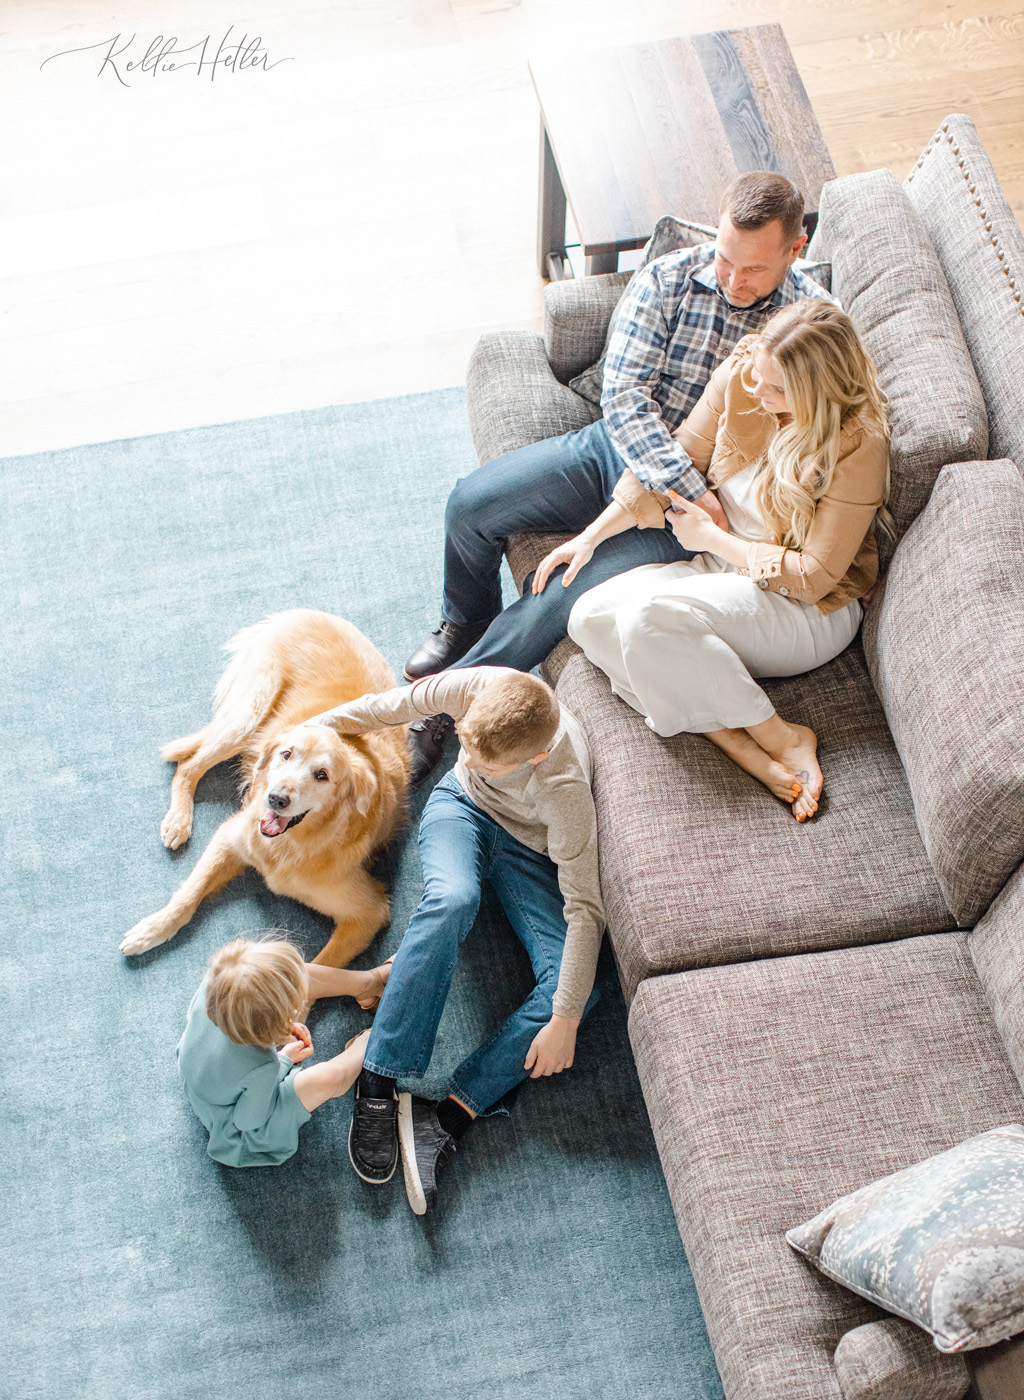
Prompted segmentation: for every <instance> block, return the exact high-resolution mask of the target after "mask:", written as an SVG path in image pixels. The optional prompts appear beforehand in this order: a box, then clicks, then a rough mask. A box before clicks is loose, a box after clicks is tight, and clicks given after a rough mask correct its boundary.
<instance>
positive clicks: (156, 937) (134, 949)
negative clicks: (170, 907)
mask: <svg viewBox="0 0 1024 1400" xmlns="http://www.w3.org/2000/svg"><path fill="white" fill-rule="evenodd" d="M173 932H174V930H173V929H168V927H167V923H166V921H165V920H164V919H163V918H161V916H160V915H159V914H151V915H150V916H149V918H148V919H141V920H140V921H139V922H138V923H137V924H136V925H135V927H134V928H130V929H129V930H128V932H127V933H126V934H125V936H124V937H123V938H122V939H121V952H122V953H124V954H125V955H126V956H128V957H131V956H132V955H133V954H134V953H145V952H147V951H148V950H149V949H150V948H155V947H156V946H157V944H158V943H166V942H167V940H168V938H170V936H171V934H172V933H173Z"/></svg>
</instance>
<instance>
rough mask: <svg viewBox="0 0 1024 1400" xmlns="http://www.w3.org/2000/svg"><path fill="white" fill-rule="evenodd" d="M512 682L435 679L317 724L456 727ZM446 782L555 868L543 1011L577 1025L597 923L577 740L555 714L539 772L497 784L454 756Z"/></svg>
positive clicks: (585, 760) (579, 734)
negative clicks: (557, 899)
mask: <svg viewBox="0 0 1024 1400" xmlns="http://www.w3.org/2000/svg"><path fill="white" fill-rule="evenodd" d="M515 674H517V673H516V672H515V671H511V670H509V669H508V668H507V667H505V666H471V667H467V668H466V669H465V670H461V671H442V672H441V673H440V674H439V675H436V676H426V677H424V679H423V680H421V681H416V682H415V683H414V684H413V685H403V686H397V687H396V688H395V689H394V690H388V691H384V692H383V693H382V694H380V695H363V696H361V697H360V699H358V700H351V701H349V703H348V704H347V705H339V706H338V708H337V709H335V710H328V711H327V712H326V713H325V714H322V715H318V716H317V720H318V722H319V723H321V724H328V725H330V726H331V727H332V728H334V729H337V730H338V732H339V733H341V734H366V733H368V732H369V731H370V730H373V729H382V728H384V727H385V726H387V725H393V724H408V723H410V722H412V721H415V720H418V719H423V718H424V717H425V716H427V715H436V714H448V715H451V716H452V718H453V719H455V720H456V721H457V720H460V719H462V717H463V716H464V715H465V713H466V711H467V710H468V709H469V707H470V705H471V703H472V701H473V699H474V697H475V696H476V695H478V694H479V693H480V691H481V690H483V689H484V687H485V686H488V685H490V684H491V683H492V682H493V681H496V680H498V679H500V678H501V677H502V676H509V675H515ZM455 775H456V777H457V778H458V780H459V782H460V783H461V784H462V787H463V788H464V790H465V792H466V794H467V795H468V797H469V798H470V800H471V801H472V802H473V803H475V804H476V806H477V807H479V808H480V809H481V811H483V812H486V813H487V815H488V816H489V817H492V818H493V819H494V820H495V821H496V822H497V823H498V824H499V825H500V826H502V827H504V828H505V830H506V831H507V832H508V833H509V834H510V835H511V836H514V837H515V839H516V840H517V841H521V842H522V843H523V845H524V846H528V847H529V848H530V850H531V851H539V852H541V853H542V854H543V855H547V856H549V857H550V859H551V860H553V861H554V863H555V865H556V866H557V867H558V886H559V889H560V890H561V892H562V899H563V900H564V901H565V921H566V925H567V933H566V938H565V951H564V952H563V954H562V966H561V970H560V972H559V975H558V989H557V991H556V992H555V996H554V1003H553V1004H554V1010H555V1013H556V1015H559V1016H571V1017H579V1016H582V1014H583V1008H584V1006H585V1005H586V1001H587V998H588V997H589V996H590V993H591V990H592V988H593V985H594V974H595V971H596V968H597V954H598V950H599V948H600V946H601V935H602V933H603V932H604V924H605V918H604V905H603V904H602V902H601V885H600V880H599V876H598V864H597V816H596V813H595V811H594V798H593V794H592V793H591V791H590V776H591V762H590V748H589V745H588V744H587V736H586V735H585V734H584V732H583V730H582V728H581V726H580V724H579V722H578V720H577V719H576V718H575V716H574V715H572V714H570V713H569V711H568V710H567V709H565V707H564V706H562V710H561V717H560V721H559V725H558V729H557V731H556V733H555V737H554V739H553V741H552V743H551V749H550V752H549V754H548V756H547V758H545V759H544V760H543V761H542V762H541V763H538V764H536V765H535V766H531V765H530V764H528V763H524V764H523V765H522V767H520V768H517V769H516V770H515V772H513V773H509V774H508V775H507V776H505V777H501V778H492V777H487V776H486V775H484V774H482V773H478V772H475V771H472V770H471V769H469V768H467V767H466V764H465V760H464V757H463V755H462V753H461V752H460V754H459V759H458V762H457V763H456V765H455Z"/></svg>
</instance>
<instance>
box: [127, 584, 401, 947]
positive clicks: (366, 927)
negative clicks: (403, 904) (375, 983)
mask: <svg viewBox="0 0 1024 1400" xmlns="http://www.w3.org/2000/svg"><path fill="white" fill-rule="evenodd" d="M225 650H227V651H228V652H230V653H231V654H232V659H231V661H230V662H229V663H228V667H227V670H226V671H225V672H224V675H223V677H222V678H221V681H220V684H219V685H218V686H217V690H216V692H215V696H214V714H213V720H212V721H211V723H210V724H208V725H207V726H206V728H205V729H202V730H200V731H199V733H197V734H190V735H188V737H187V738H184V739H177V740H175V741H174V742H173V743H170V744H165V745H164V747H163V749H161V754H162V755H163V757H164V758H165V759H167V761H168V762H170V763H176V764H177V769H176V770H175V774H174V778H173V781H172V783H171V805H170V810H169V811H168V813H167V815H166V817H164V820H163V823H162V825H161V827H160V835H161V837H162V838H163V843H164V845H165V846H168V847H169V848H170V849H171V850H172V851H173V850H176V849H177V848H178V847H179V846H180V845H181V844H182V843H183V842H185V841H187V840H188V838H189V835H190V834H191V831H192V806H193V798H194V796H195V790H196V784H197V783H198V782H199V779H200V778H201V777H202V776H203V774H204V773H205V772H207V771H208V769H210V768H212V767H213V766H214V765H215V764H217V763H223V762H224V761H225V760H226V759H229V758H234V757H235V756H236V755H239V754H241V755H242V758H243V762H244V765H245V766H244V778H245V788H246V789H247V795H246V798H245V805H244V806H243V807H242V810H241V811H240V812H236V813H235V815H234V816H232V817H228V819H227V821H225V822H223V823H222V824H221V826H220V827H219V828H218V830H217V831H216V832H215V834H214V836H213V839H212V840H211V841H210V844H209V846H208V847H207V848H206V850H205V851H204V853H203V855H202V857H201V858H200V860H199V862H198V863H197V865H196V867H195V869H194V870H193V871H192V874H191V875H190V876H189V877H188V879H187V880H186V881H185V883H184V884H183V885H182V886H181V888H180V889H179V890H178V892H177V894H176V895H175V896H174V897H173V899H172V900H171V901H170V903H169V904H168V905H167V906H166V908H164V909H161V910H160V912H159V913H158V914H152V915H150V917H149V918H148V919H143V920H142V921H141V923H138V924H136V925H135V927H134V928H133V929H131V930H130V931H129V932H128V933H127V934H125V937H124V939H123V941H122V943H121V952H122V953H144V952H145V951H146V949H147V948H154V947H156V945H157V944H158V943H164V942H166V941H167V939H168V938H172V937H173V936H174V934H176V933H177V932H178V930H179V929H180V928H182V927H183V926H184V925H185V924H187V923H188V921H189V919H191V918H192V915H193V914H194V913H195V912H196V909H197V908H198V907H199V905H200V903H201V901H202V900H204V899H205V898H206V896H207V895H209V894H212V893H213V891H214V890H216V889H219V888H220V887H221V886H222V885H224V884H226V883H227V881H228V880H232V879H234V877H235V876H236V875H240V874H241V873H242V871H243V870H244V869H245V868H246V866H249V865H251V866H254V867H255V869H257V870H258V871H259V872H260V874H261V875H262V876H263V878H264V880H266V882H267V884H268V885H269V887H270V888H271V889H272V890H273V891H274V893H275V894H283V895H288V896H289V897H290V898H291V899H297V900H299V901H300V903H302V904H308V905H309V906H310V908H312V909H317V910H319V912H320V913H321V914H326V915H327V916H328V917H329V918H331V919H333V920H334V932H333V933H332V934H331V937H330V939H329V940H328V942H327V944H326V946H325V947H324V948H323V949H322V950H321V952H320V953H319V955H318V956H317V958H316V959H315V961H316V962H318V963H326V964H327V965H328V966H330V967H343V966H344V965H345V964H346V963H348V962H349V961H350V960H351V959H352V958H354V957H355V956H356V954H357V953H361V952H362V951H363V949H364V948H365V947H366V946H367V945H368V944H369V942H370V940H371V939H372V938H373V935H374V934H375V933H376V932H377V931H378V930H379V929H381V928H383V927H384V925H385V924H386V923H387V921H388V898H387V894H386V893H385V891H384V887H383V886H382V885H381V884H380V883H379V882H378V881H377V880H374V879H371V877H370V876H369V875H368V874H367V872H366V869H365V863H366V861H367V860H368V859H369V857H370V856H371V855H372V853H373V852H374V851H375V850H377V849H379V848H380V847H381V846H384V845H386V843H387V842H388V840H389V839H390V837H391V836H392V834H393V833H394V831H395V829H396V827H397V826H398V825H399V823H400V822H401V820H402V818H403V816H404V814H405V809H406V799H407V796H408V790H409V757H408V751H407V748H406V729H405V726H400V727H396V728H393V729H382V730H380V731H379V732H377V733H375V734H367V735H364V736H362V737H359V738H343V737H342V736H341V735H340V734H337V733H336V732H335V731H334V730H333V729H328V728H326V727H325V726H323V725H304V724H303V721H304V720H308V719H310V718H311V717H312V716H313V715H317V714H320V713H321V712H322V711H324V710H330V709H333V708H334V706H336V705H342V704H344V703H345V702H346V701H348V700H355V699H357V698H358V697H359V696H360V695H366V694H367V693H369V692H375V691H381V690H389V689H390V688H391V687H392V686H393V685H394V683H395V682H394V677H393V676H392V674H391V671H390V669H389V667H388V664H387V662H386V661H385V660H384V658H383V656H381V654H380V652H379V651H378V650H377V648H376V647H375V646H373V644H372V643H371V642H369V641H367V639H366V638H365V637H364V636H363V635H362V633H361V632H359V631H358V630H357V629H356V628H355V627H353V626H352V624H351V623H349V622H345V621H343V620H342V619H341V618H340V617H330V616H329V615H328V614H327V613H321V612H312V611H306V610H299V609H296V610H295V611H292V612H283V613H277V614H275V615H274V616H273V617H268V618H267V619H266V621H265V622H259V623H257V624H256V625H255V626H254V627H247V628H245V629H244V630H243V631H241V632H239V633H238V635H237V636H236V637H233V638H232V640H231V641H230V642H228V644H227V647H226V648H225Z"/></svg>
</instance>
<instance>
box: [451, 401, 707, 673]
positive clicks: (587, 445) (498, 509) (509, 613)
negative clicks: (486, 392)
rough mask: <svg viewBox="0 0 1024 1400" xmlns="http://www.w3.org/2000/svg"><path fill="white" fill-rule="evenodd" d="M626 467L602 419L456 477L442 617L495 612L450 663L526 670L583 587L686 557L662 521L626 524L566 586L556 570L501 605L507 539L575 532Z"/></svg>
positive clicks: (476, 617) (462, 621)
mask: <svg viewBox="0 0 1024 1400" xmlns="http://www.w3.org/2000/svg"><path fill="white" fill-rule="evenodd" d="M624 469H625V464H624V462H623V460H622V458H621V457H620V456H619V454H618V452H617V451H616V450H615V448H614V446H613V445H612V440H611V438H610V437H609V435H608V428H607V426H606V424H605V421H604V419H603V418H599V419H598V420H597V422H596V423H591V424H590V425H589V426H588V427H586V428H579V429H578V430H577V431H575V432H572V433H565V434H564V435H563V436H562V437H556V438H548V439H546V440H545V441H544V442H535V443H531V444H530V445H529V446H528V447H521V448H520V449H519V450H518V451H517V452H509V453H506V455H505V456H504V457H498V458H496V459H495V460H494V461H493V462H488V463H486V464H485V465H484V466H482V467H478V468H477V470H476V471H475V472H471V473H470V474H469V476H466V477H463V478H462V480H461V481H457V482H456V483H455V487H454V489H453V490H452V493H451V495H450V496H449V497H448V505H447V508H446V510H445V525H444V529H445V552H444V600H443V603H442V605H441V614H442V616H443V617H444V618H445V619H446V620H447V621H448V622H453V623H455V624H456V625H460V626H461V625H466V624H471V623H478V622H486V621H487V620H488V619H490V618H493V619H494V621H493V622H492V623H491V626H490V627H489V628H488V629H487V631H486V632H485V633H484V635H483V637H482V638H481V639H480V641H478V642H477V643H476V645H475V646H474V647H473V648H472V649H471V650H470V651H469V652H468V653H467V654H466V656H464V657H463V658H462V660H461V661H459V662H458V663H457V665H458V666H459V667H460V668H461V667H464V666H513V667H515V668H516V669H517V670H520V671H531V670H532V669H533V668H534V666H538V665H539V664H540V663H541V662H542V661H543V660H544V658H545V656H547V654H548V652H549V651H551V649H552V648H553V647H555V646H557V645H558V643H559V642H560V641H561V639H562V638H563V637H564V636H565V634H566V628H567V626H568V622H569V613H570V612H571V611H572V605H573V603H575V601H576V599H577V598H578V597H579V596H580V594H581V593H584V592H585V591H586V590H587V589H588V588H594V587H596V585H597V584H599V583H604V582H605V581H606V580H607V579H610V578H614V577H615V575H616V574H621V573H625V571H626V570H627V569H635V568H637V567H638V566H639V565H640V564H671V563H674V562H675V561H676V560H677V559H692V558H693V555H692V553H690V552H689V551H688V550H685V549H683V547H682V545H680V544H679V543H678V542H677V540H676V537H675V535H673V533H672V531H671V530H670V529H668V527H666V528H665V529H664V530H626V531H625V532H624V533H622V534H620V535H614V536H613V537H612V538H611V539H609V540H605V541H604V543H603V544H601V545H599V546H598V548H597V549H596V550H595V551H594V557H593V558H592V559H591V560H590V562H589V564H586V565H585V566H584V567H583V568H582V569H581V570H580V572H579V574H578V575H577V577H576V578H575V579H574V581H573V582H572V583H571V584H570V585H569V587H568V588H563V587H562V583H561V575H562V572H563V571H562V570H559V572H558V573H556V574H555V575H554V577H553V578H551V579H550V580H549V581H548V585H547V587H546V588H545V590H544V592H543V593H540V594H538V595H537V596H536V597H534V596H533V594H532V593H531V592H530V579H528V580H527V581H526V584H525V591H524V593H523V596H522V597H521V598H520V599H519V600H518V601H517V602H515V603H513V604H512V606H511V607H508V608H506V609H505V611H504V612H502V611H501V586H500V584H499V581H498V571H499V569H500V567H501V558H502V554H503V552H504V549H505V543H506V541H507V540H508V537H509V536H510V535H516V534H530V533H534V534H548V533H552V532H556V531H557V532H565V533H567V534H573V535H575V534H578V533H579V532H580V530H582V529H584V528H585V527H586V526H587V525H589V524H591V522H592V521H594V520H596V519H597V517H598V516H599V515H600V514H601V512H602V511H603V510H604V508H605V506H606V505H608V503H609V502H610V501H611V499H612V491H613V490H614V488H615V483H616V482H617V481H618V479H619V477H620V476H621V475H622V473H623V471H624ZM530 578H531V579H532V575H531V576H530Z"/></svg>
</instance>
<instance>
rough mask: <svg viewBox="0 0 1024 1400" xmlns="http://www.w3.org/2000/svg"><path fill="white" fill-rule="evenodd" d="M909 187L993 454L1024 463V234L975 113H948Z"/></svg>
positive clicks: (908, 184)
mask: <svg viewBox="0 0 1024 1400" xmlns="http://www.w3.org/2000/svg"><path fill="white" fill-rule="evenodd" d="M906 190H907V195H908V197H909V199H910V202H911V204H912V205H913V206H914V208H915V209H916V210H917V212H918V214H919V215H920V218H921V221H922V223H923V224H924V226H925V228H926V229H927V230H928V233H929V235H930V236H931V240H932V243H933V244H934V246H935V250H936V252H937V253H938V256H939V260H940V261H941V263H942V266H943V269H944V271H945V273H946V279H947V281H948V283H949V288H950V291H951V292H952V294H953V301H954V303H955V304H956V309H957V313H958V315H959V317H960V323H961V325H962V326H963V331H964V335H965V337H966V340H967V345H968V348H969V349H970V352H971V358H972V359H973V361H974V367H975V370H976V371H977V375H978V379H979V381H980V383H981V389H982V393H983V394H984V395H985V404H986V406H987V408H988V424H989V455H991V456H993V457H1010V458H1012V459H1013V460H1014V461H1015V462H1017V463H1019V464H1020V465H1021V466H1024V413H1022V412H1021V385H1022V384H1024V236H1022V234H1021V231H1020V229H1019V227H1018V226H1017V221H1016V219H1015V218H1014V217H1013V211H1012V210H1011V209H1010V206H1009V204H1008V203H1007V200H1006V196H1005V195H1004V194H1003V191H1002V189H1001V188H1000V185H999V181H998V180H997V179H996V176H995V172H994V171H993V169H992V166H991V163H990V162H989V158H988V156H987V155H986V154H985V148H984V147H983V146H982V144H981V141H980V140H979V139H978V133H977V130H976V129H975V126H974V123H973V122H972V121H971V119H970V117H965V116H952V117H947V118H946V120H945V121H944V122H943V123H942V126H941V127H940V128H939V130H938V131H937V132H936V133H935V135H934V136H933V138H932V140H931V141H930V142H929V143H928V146H927V148H926V150H925V151H924V154H923V155H922V156H921V159H920V160H919V161H918V162H917V164H916V166H915V167H914V169H913V170H912V171H911V172H910V174H909V175H908V176H907V181H906ZM983 455H986V454H983V453H979V454H978V456H983Z"/></svg>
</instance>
